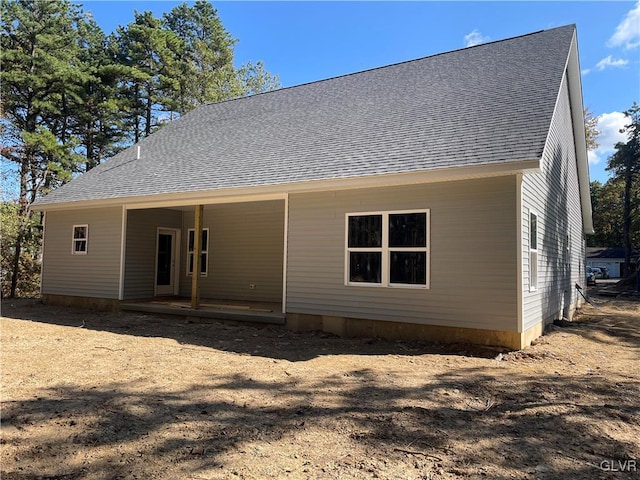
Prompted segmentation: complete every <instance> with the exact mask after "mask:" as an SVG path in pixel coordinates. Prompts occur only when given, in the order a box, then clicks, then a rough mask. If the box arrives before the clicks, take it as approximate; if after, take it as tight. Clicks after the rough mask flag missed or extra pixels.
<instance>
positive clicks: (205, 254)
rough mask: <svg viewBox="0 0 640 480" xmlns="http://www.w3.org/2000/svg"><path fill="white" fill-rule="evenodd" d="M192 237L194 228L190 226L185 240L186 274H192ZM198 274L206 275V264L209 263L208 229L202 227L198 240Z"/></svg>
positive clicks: (193, 237) (193, 236)
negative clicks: (199, 250) (200, 236)
mask: <svg viewBox="0 0 640 480" xmlns="http://www.w3.org/2000/svg"><path fill="white" fill-rule="evenodd" d="M194 239H195V230H194V229H193V228H190V229H189V230H188V241H187V275H193V256H194V252H193V250H194ZM200 249H201V252H200V276H201V277H206V276H207V273H208V268H207V266H208V265H209V229H208V228H203V229H202V238H201V240H200Z"/></svg>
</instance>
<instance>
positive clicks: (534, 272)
mask: <svg viewBox="0 0 640 480" xmlns="http://www.w3.org/2000/svg"><path fill="white" fill-rule="evenodd" d="M537 289H538V216H537V215H536V214H535V213H529V290H530V291H533V290H537Z"/></svg>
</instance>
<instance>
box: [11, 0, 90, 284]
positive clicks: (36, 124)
mask: <svg viewBox="0 0 640 480" xmlns="http://www.w3.org/2000/svg"><path fill="white" fill-rule="evenodd" d="M1 9H2V10H1V12H2V35H1V36H0V47H1V49H0V55H1V56H0V61H1V63H2V71H1V72H0V93H1V97H2V111H3V114H4V115H3V120H2V122H3V129H2V134H3V138H2V144H3V145H2V149H1V150H0V154H1V155H2V156H3V157H4V158H6V159H8V160H9V161H11V162H13V163H15V165H16V167H17V170H18V176H19V199H18V205H19V208H18V216H19V218H20V221H19V222H18V223H19V225H18V228H17V230H16V231H17V233H16V238H15V245H14V248H13V249H12V252H10V253H11V255H12V258H13V260H12V267H11V287H10V292H9V294H10V296H15V293H16V288H17V282H18V276H19V274H20V269H21V263H22V262H23V261H24V262H26V261H29V258H31V257H33V252H28V253H29V254H30V255H31V257H25V258H23V257H24V256H25V254H26V253H27V252H25V251H23V247H25V246H26V245H27V243H26V242H27V241H28V240H30V239H31V238H32V237H33V236H34V235H37V232H34V230H33V228H31V226H32V219H31V212H30V208H29V207H30V205H31V203H32V202H34V201H35V199H36V198H37V196H38V194H39V193H41V192H42V190H43V189H45V188H51V187H54V186H56V185H58V184H60V183H62V182H64V181H66V180H68V179H69V178H70V176H71V172H73V171H74V169H75V168H76V163H77V160H78V157H77V155H75V153H74V151H73V150H74V148H75V146H76V143H75V140H74V139H73V138H72V136H71V135H70V132H69V128H68V127H69V118H70V108H69V105H70V103H71V102H72V101H73V100H74V99H76V98H77V87H78V85H79V83H81V82H82V81H83V72H82V70H81V69H80V68H78V65H77V55H78V50H77V47H76V46H77V44H78V42H77V30H76V28H75V25H76V22H77V21H78V19H79V17H80V12H79V10H78V9H77V8H76V7H74V6H72V5H71V4H70V3H69V2H68V1H66V0H59V1H48V0H16V1H13V2H2V6H1ZM7 253H8V252H3V255H6V254H7ZM31 260H33V259H31Z"/></svg>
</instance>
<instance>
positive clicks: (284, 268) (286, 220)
mask: <svg viewBox="0 0 640 480" xmlns="http://www.w3.org/2000/svg"><path fill="white" fill-rule="evenodd" d="M288 251H289V194H286V195H285V197H284V251H283V257H282V313H287V260H288V257H289V254H288Z"/></svg>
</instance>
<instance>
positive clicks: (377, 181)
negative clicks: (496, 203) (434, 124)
mask: <svg viewBox="0 0 640 480" xmlns="http://www.w3.org/2000/svg"><path fill="white" fill-rule="evenodd" d="M539 171H540V159H533V160H522V161H505V162H503V163H493V164H484V165H474V166H466V167H449V168H439V169H431V170H420V171H413V172H405V173H393V174H383V175H370V176H363V177H356V178H337V179H329V180H317V181H305V182H296V183H283V184H275V185H263V186H254V187H240V188H225V189H218V190H198V191H192V192H172V193H162V194H155V195H144V196H127V197H113V198H101V199H89V200H78V201H73V202H55V203H46V202H42V201H41V202H37V203H35V204H34V205H33V206H32V209H33V210H34V211H60V210H75V209H79V208H104V207H116V206H123V205H124V206H126V207H127V208H128V209H140V208H168V207H179V206H185V205H196V204H202V205H209V204H215V203H235V202H249V201H266V200H276V199H281V198H285V196H286V195H287V194H290V193H311V192H320V191H331V190H350V189H359V188H377V187H390V186H401V185H413V184H423V183H437V182H447V181H455V180H469V179H475V178H486V177H497V176H505V175H515V174H518V173H536V172H539Z"/></svg>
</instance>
